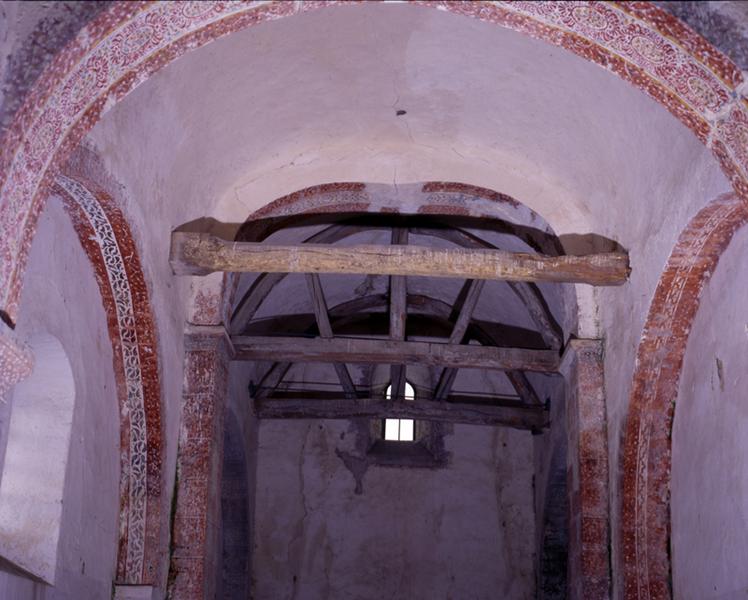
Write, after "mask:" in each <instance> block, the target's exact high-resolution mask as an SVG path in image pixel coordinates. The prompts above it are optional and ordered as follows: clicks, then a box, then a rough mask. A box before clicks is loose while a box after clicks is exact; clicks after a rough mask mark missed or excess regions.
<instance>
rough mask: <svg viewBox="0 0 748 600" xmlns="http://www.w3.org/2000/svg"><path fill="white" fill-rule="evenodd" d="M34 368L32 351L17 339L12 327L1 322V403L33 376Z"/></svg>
mask: <svg viewBox="0 0 748 600" xmlns="http://www.w3.org/2000/svg"><path fill="white" fill-rule="evenodd" d="M33 368H34V355H33V352H32V351H31V349H30V348H28V347H27V346H26V345H24V344H22V343H21V342H19V341H18V340H17V339H16V338H15V335H14V334H13V332H12V331H11V329H10V327H8V326H7V325H6V324H5V323H2V322H0V402H2V401H3V396H4V395H5V394H6V392H8V391H9V390H10V389H12V388H13V386H14V385H16V384H17V383H18V382H19V381H23V380H24V379H26V378H27V377H28V376H29V375H31V371H32V370H33Z"/></svg>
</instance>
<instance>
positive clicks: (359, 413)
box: [254, 398, 548, 431]
mask: <svg viewBox="0 0 748 600" xmlns="http://www.w3.org/2000/svg"><path fill="white" fill-rule="evenodd" d="M254 406H255V414H256V415H257V417H259V418H260V419H355V418H361V417H363V418H367V419H385V418H389V419H417V420H419V421H441V422H446V423H462V424H467V425H494V426H496V425H503V426H505V427H514V428H516V429H529V430H533V431H538V430H540V429H542V428H543V427H546V426H547V425H548V413H547V411H545V410H544V409H543V407H542V406H512V407H509V406H489V405H480V404H449V403H445V402H438V403H437V402H429V401H422V400H413V401H410V402H393V401H389V400H382V399H379V398H376V399H372V398H366V399H359V400H319V399H312V398H304V399H296V400H273V399H263V400H255V403H254Z"/></svg>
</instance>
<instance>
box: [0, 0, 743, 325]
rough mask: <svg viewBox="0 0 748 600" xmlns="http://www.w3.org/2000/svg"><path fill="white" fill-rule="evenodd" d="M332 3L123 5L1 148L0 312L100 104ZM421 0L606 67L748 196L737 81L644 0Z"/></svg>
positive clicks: (11, 312)
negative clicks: (223, 44) (663, 111)
mask: <svg viewBox="0 0 748 600" xmlns="http://www.w3.org/2000/svg"><path fill="white" fill-rule="evenodd" d="M335 4H337V2H336V1H334V0H331V1H321V2H286V1H285V0H284V1H276V2H267V3H264V4H259V3H254V2H244V1H242V2H218V1H205V2H155V3H148V2H118V3H115V4H114V5H113V6H112V8H110V9H109V10H107V11H106V12H105V13H103V14H102V15H100V16H99V17H98V18H96V19H95V20H94V21H93V22H92V23H90V24H89V25H88V26H86V27H85V28H84V29H83V30H82V31H81V32H80V34H79V35H78V36H77V38H76V39H74V40H73V41H72V42H71V43H70V44H69V45H68V46H66V47H65V48H64V49H63V50H62V51H61V52H59V53H58V55H57V56H56V57H55V59H54V60H53V61H52V62H51V64H50V65H49V66H48V67H47V68H46V69H45V71H44V72H43V73H42V75H41V76H40V77H39V79H38V80H37V82H36V83H35V85H34V86H33V88H32V89H31V91H30V92H29V94H28V95H27V98H26V101H25V102H24V104H23V106H22V107H21V109H20V110H19V111H18V113H17V114H16V115H15V117H14V120H13V122H12V123H11V125H10V127H9V128H8V131H7V133H6V135H5V136H4V139H3V143H2V144H0V189H1V192H0V195H1V197H2V206H0V260H1V261H2V262H1V264H0V315H2V316H3V319H4V320H6V321H8V322H10V323H12V322H14V321H15V317H16V313H17V310H18V301H19V298H20V291H21V280H22V275H23V271H24V269H25V264H26V259H27V257H28V252H29V248H30V245H31V240H32V238H33V235H34V232H35V230H36V222H37V218H38V215H39V213H40V212H41V209H42V206H43V201H44V198H46V196H47V192H48V190H49V189H50V186H51V185H52V183H53V179H54V177H53V173H54V172H55V170H56V169H57V168H58V167H59V165H61V164H63V162H64V160H65V158H66V157H67V156H68V155H69V153H70V152H71V151H72V149H74V147H75V146H76V145H77V144H78V142H79V141H80V140H81V139H82V138H83V137H84V136H85V135H86V133H87V132H88V131H89V130H90V129H91V128H92V127H93V126H94V125H95V124H96V122H97V121H98V120H99V119H100V118H101V115H102V113H103V112H104V110H105V109H106V108H109V107H111V105H112V104H114V103H116V102H117V101H119V100H120V99H122V98H123V97H124V96H126V95H127V94H128V93H129V92H130V91H131V90H132V89H134V88H135V87H136V86H137V85H139V84H140V83H142V82H143V81H145V80H146V79H148V77H149V76H150V75H152V74H153V73H155V72H157V71H158V70H160V69H161V68H163V67H164V66H166V65H167V64H169V63H170V62H172V61H173V60H175V59H176V58H178V57H179V56H181V55H183V54H185V53H186V52H188V51H190V50H193V49H195V48H198V47H200V46H203V45H204V44H206V43H208V42H210V41H213V40H215V39H217V38H220V37H222V36H224V35H227V34H229V33H232V32H235V31H239V30H242V29H245V28H247V27H250V26H252V25H255V24H257V23H261V22H264V21H269V20H273V19H277V18H280V17H286V16H290V15H294V14H296V13H299V12H306V11H308V10H314V9H319V8H322V7H325V6H332V5H335ZM417 4H419V5H422V6H426V7H433V8H437V9H441V10H447V11H450V12H453V13H456V14H460V15H464V16H467V17H472V18H476V19H480V20H482V21H487V22H490V23H494V24H496V25H499V26H503V27H507V28H509V29H513V30H515V31H518V32H521V33H524V34H526V35H529V36H532V37H535V38H538V39H541V40H545V41H547V42H548V43H551V44H553V45H556V46H561V47H563V48H566V49H567V50H569V51H571V52H573V53H575V54H577V55H578V56H580V57H582V58H584V59H587V60H589V61H592V62H594V63H597V64H599V65H602V66H603V67H605V68H607V69H608V70H609V71H611V72H613V73H616V74H617V75H619V76H620V77H622V78H623V79H625V80H626V81H629V82H630V83H632V84H633V85H635V86H637V87H638V88H640V89H641V90H642V91H643V92H645V93H646V94H648V95H649V96H651V97H652V98H654V99H655V100H656V101H657V102H660V103H661V104H663V105H664V106H665V107H666V108H667V109H668V110H669V111H670V112H671V113H672V114H673V115H674V116H675V117H677V118H678V119H679V120H680V121H681V122H682V123H684V124H685V125H686V126H687V127H688V128H689V129H691V130H692V131H693V132H694V133H695V135H696V136H697V137H698V138H699V139H700V140H701V141H702V142H703V143H704V144H706V145H708V146H709V147H710V148H711V149H712V150H713V151H714V154H715V156H716V158H717V159H718V161H719V162H720V165H721V167H722V169H723V171H724V172H725V174H726V175H727V177H728V178H729V179H730V180H731V182H732V184H733V187H734V189H735V191H736V192H737V193H738V194H739V195H741V196H742V197H744V198H748V179H747V178H748V145H746V144H745V138H746V135H748V106H746V104H745V103H744V102H743V101H742V99H741V94H742V93H743V92H742V90H744V86H743V84H744V77H743V75H742V74H741V72H740V71H739V69H738V68H737V67H736V66H735V65H734V64H733V63H732V62H731V61H730V60H729V59H727V58H726V57H725V56H724V55H723V54H721V53H720V52H718V51H717V50H716V49H715V48H714V47H712V46H711V45H710V44H709V43H708V42H706V40H704V39H703V38H701V37H700V36H698V35H697V34H695V33H694V32H693V31H691V30H690V29H688V28H687V27H686V26H685V25H683V24H682V23H681V22H680V21H678V20H677V19H676V18H675V17H673V16H672V15H670V14H668V13H666V12H664V11H663V10H661V9H658V8H657V7H655V6H654V5H652V4H649V3H645V2H632V3H591V4H578V3H568V2H562V1H558V2H552V1H551V2H494V3H491V4H487V3H485V2H468V3H465V2H450V1H445V0H438V1H437V0H419V1H418V2H417Z"/></svg>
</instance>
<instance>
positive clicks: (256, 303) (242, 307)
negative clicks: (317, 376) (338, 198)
mask: <svg viewBox="0 0 748 600" xmlns="http://www.w3.org/2000/svg"><path fill="white" fill-rule="evenodd" d="M377 228H378V227H376V226H366V225H343V224H336V225H331V226H330V227H327V228H325V229H323V230H322V231H319V232H318V233H315V234H314V235H312V236H309V237H308V238H307V239H305V240H304V241H303V242H302V243H305V244H334V243H336V242H339V241H341V240H343V239H345V238H347V237H350V236H352V235H355V234H357V233H361V232H362V231H369V230H372V229H377ZM413 232H414V233H415V232H418V233H419V234H421V235H427V236H430V237H436V238H440V239H444V240H446V241H449V242H451V243H452V244H454V245H456V246H461V247H463V248H493V249H495V248H496V247H495V246H493V245H492V244H489V243H488V242H486V241H485V240H483V239H481V238H478V237H476V236H474V235H471V234H469V233H467V232H464V231H462V230H460V229H436V228H419V229H416V230H414V231H413ZM268 235H269V234H268ZM263 237H264V236H263ZM286 275H287V274H286V273H262V274H260V275H259V276H258V277H257V279H255V281H254V282H253V283H252V285H251V286H250V288H249V290H247V292H246V293H245V294H244V296H243V297H242V299H241V300H240V301H239V303H238V305H237V308H236V310H235V311H234V314H233V315H232V317H231V333H233V334H235V333H239V331H240V330H241V329H243V328H244V327H246V325H247V324H248V323H249V321H251V319H252V317H253V316H254V314H255V313H256V312H257V310H258V309H259V308H260V306H261V305H262V303H263V302H264V301H265V299H266V298H267V297H268V296H269V295H270V292H272V290H273V288H274V287H275V286H276V285H278V284H279V283H280V282H281V281H282V280H283V279H284V278H285V277H286ZM505 283H506V284H507V285H508V286H509V288H510V289H511V290H512V291H513V292H514V293H515V294H516V295H517V297H518V298H519V299H520V300H521V301H522V302H523V304H524V305H525V307H526V308H527V312H528V313H529V315H530V318H531V319H532V321H533V323H535V326H536V327H537V328H538V331H539V332H540V334H541V335H542V336H543V339H544V340H545V342H546V344H547V345H548V347H549V348H552V349H554V350H557V349H560V348H561V346H562V343H563V335H562V333H561V328H560V327H559V326H558V323H556V321H555V319H554V318H553V315H552V314H551V312H550V309H549V308H548V305H547V304H546V302H545V299H544V298H543V295H542V293H541V292H540V289H539V288H538V286H537V285H535V284H534V283H531V282H522V281H506V282H505Z"/></svg>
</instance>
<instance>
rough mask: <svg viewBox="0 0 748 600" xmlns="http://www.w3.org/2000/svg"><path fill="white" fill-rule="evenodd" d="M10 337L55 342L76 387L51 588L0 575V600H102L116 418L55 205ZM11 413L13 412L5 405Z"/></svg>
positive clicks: (94, 316) (82, 258) (104, 342)
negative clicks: (46, 336) (47, 337)
mask: <svg viewBox="0 0 748 600" xmlns="http://www.w3.org/2000/svg"><path fill="white" fill-rule="evenodd" d="M40 231H41V235H40V236H39V237H38V238H37V239H36V240H35V243H34V247H33V249H32V254H31V260H30V263H29V270H28V271H27V273H26V278H25V287H24V297H23V310H22V311H21V313H20V316H19V321H18V325H17V328H16V332H15V334H16V335H17V336H18V337H19V339H21V340H23V339H28V337H30V336H31V335H33V334H34V333H35V332H46V333H50V334H52V335H54V336H55V337H56V338H57V339H59V340H60V342H61V343H62V345H63V347H64V349H65V352H66V354H67V357H68V359H69V361H70V364H71V367H72V370H73V376H74V380H75V409H74V415H73V430H72V436H71V440H72V441H71V446H70V454H69V457H68V462H67V470H66V475H65V489H64V498H65V500H64V503H63V510H62V524H61V530H60V545H59V556H60V559H59V561H58V564H57V580H56V583H55V587H54V588H47V587H46V586H41V585H40V584H35V583H33V582H31V581H30V580H28V579H21V578H19V577H16V576H13V575H9V574H7V573H5V572H0V598H8V599H13V600H27V599H28V600H32V599H33V600H36V599H37V598H40V597H43V598H45V600H53V599H54V600H58V599H59V600H63V599H64V600H79V599H80V600H100V599H101V598H105V597H108V596H109V594H110V593H111V584H112V581H113V579H114V569H115V554H116V547H117V525H118V517H117V512H118V511H117V507H118V504H119V501H118V498H119V489H118V482H119V418H118V404H117V395H116V384H115V380H114V373H113V370H112V350H111V344H110V342H109V339H108V336H107V326H106V315H105V313H104V309H103V307H102V303H101V299H100V296H99V292H98V287H97V285H96V281H95V279H94V274H93V270H92V269H91V265H90V263H89V261H88V258H87V257H86V255H85V253H84V252H83V250H82V248H81V247H80V244H79V243H78V241H77V235H76V233H75V230H74V229H73V226H72V225H71V223H70V219H69V217H68V216H67V214H66V213H65V211H64V209H63V207H62V205H61V203H59V202H57V201H53V202H51V203H50V204H49V206H48V208H47V210H46V211H45V213H44V214H43V215H42V217H41V221H40ZM10 410H12V405H11V406H10Z"/></svg>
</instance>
